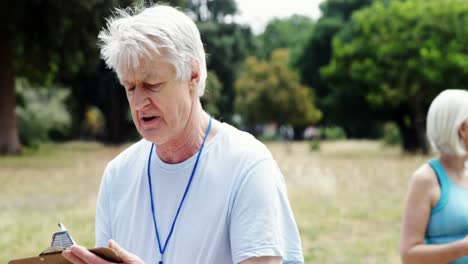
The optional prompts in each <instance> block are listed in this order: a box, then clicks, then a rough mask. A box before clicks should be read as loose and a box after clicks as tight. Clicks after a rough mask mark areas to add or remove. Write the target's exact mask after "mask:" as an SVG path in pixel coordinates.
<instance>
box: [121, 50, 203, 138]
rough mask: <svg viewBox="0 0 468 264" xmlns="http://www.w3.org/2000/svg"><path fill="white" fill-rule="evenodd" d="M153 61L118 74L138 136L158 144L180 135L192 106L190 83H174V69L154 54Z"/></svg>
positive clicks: (184, 81)
mask: <svg viewBox="0 0 468 264" xmlns="http://www.w3.org/2000/svg"><path fill="white" fill-rule="evenodd" d="M153 58H154V59H153V60H152V61H148V62H147V63H140V66H138V67H136V68H134V69H131V70H128V71H124V72H121V73H120V74H119V78H120V80H121V82H122V84H123V85H124V87H125V90H126V93H127V99H128V103H129V105H130V110H131V112H132V118H133V122H134V123H135V127H136V128H137V130H138V132H139V133H140V135H141V136H142V137H143V138H145V139H146V140H148V141H151V142H154V143H156V144H158V145H160V144H164V143H166V142H168V141H169V140H171V139H173V138H174V137H176V136H177V135H178V134H179V133H181V132H182V131H183V129H184V127H185V126H186V124H187V121H188V119H189V116H190V111H191V107H192V96H191V93H193V91H195V90H196V89H195V88H194V85H195V84H194V81H193V80H176V71H175V68H174V66H172V65H171V64H169V63H167V62H165V61H164V60H163V59H162V57H161V56H158V55H155V56H154V57H153Z"/></svg>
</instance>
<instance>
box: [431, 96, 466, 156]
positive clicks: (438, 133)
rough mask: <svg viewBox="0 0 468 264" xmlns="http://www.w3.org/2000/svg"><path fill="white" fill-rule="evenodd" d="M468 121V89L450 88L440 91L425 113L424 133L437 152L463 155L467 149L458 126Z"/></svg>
mask: <svg viewBox="0 0 468 264" xmlns="http://www.w3.org/2000/svg"><path fill="white" fill-rule="evenodd" d="M467 122H468V91H466V90H456V89H450V90H445V91H443V92H441V93H440V94H439V95H438V96H437V97H436V98H435V99H434V100H433V101H432V103H431V106H430V107H429V111H428V113H427V124H426V128H427V129H426V133H427V138H428V140H429V142H430V143H431V146H432V148H433V149H434V150H436V151H438V152H439V153H444V154H451V155H456V156H465V155H467V151H466V148H465V144H464V142H463V139H462V138H461V137H460V134H459V130H460V127H461V126H462V125H463V124H464V123H467Z"/></svg>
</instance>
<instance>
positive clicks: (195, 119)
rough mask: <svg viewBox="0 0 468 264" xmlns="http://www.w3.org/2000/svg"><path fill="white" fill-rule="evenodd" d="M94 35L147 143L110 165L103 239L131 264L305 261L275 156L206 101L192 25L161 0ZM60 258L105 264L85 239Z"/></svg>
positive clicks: (100, 225)
mask: <svg viewBox="0 0 468 264" xmlns="http://www.w3.org/2000/svg"><path fill="white" fill-rule="evenodd" d="M99 38H100V40H101V44H102V51H101V53H102V57H103V58H104V59H105V61H106V63H107V65H108V66H109V67H111V68H112V69H113V70H115V72H116V73H117V75H118V78H119V80H120V81H121V83H122V85H123V86H124V87H125V90H126V92H127V98H128V102H129V104H130V109H131V113H132V118H133V121H134V123H135V126H136V128H137V130H138V132H139V133H140V134H141V136H142V137H143V139H142V140H140V141H139V142H137V143H136V144H134V145H132V146H131V147H129V148H128V149H127V150H125V151H124V152H122V153H121V154H120V155H119V156H117V157H116V158H115V159H114V160H112V161H111V162H110V163H109V164H108V166H107V168H106V170H105V173H104V176H103V178H102V182H101V187H100V191H99V197H98V202H97V209H96V245H97V246H106V245H109V247H111V248H113V249H115V250H116V251H117V252H118V253H119V255H120V257H121V258H122V260H123V261H124V263H169V264H188V263H200V264H224V263H292V264H296V263H303V256H302V250H301V243H300V238H299V233H298V230H297V227H296V223H295V220H294V216H293V213H292V211H291V208H290V205H289V202H288V198H287V194H286V187H285V183H284V179H283V176H282V174H281V172H280V170H279V168H278V166H277V164H276V162H275V161H274V159H273V157H272V155H271V153H270V152H269V151H268V149H267V148H266V147H265V146H264V145H263V144H262V143H260V142H259V141H257V140H256V139H255V138H254V137H252V136H251V135H249V134H247V133H245V132H242V131H239V130H237V129H236V128H234V127H232V126H230V125H228V124H226V123H221V122H219V121H216V120H214V119H213V118H212V117H210V116H209V115H208V114H207V113H206V112H204V111H203V109H202V107H201V104H200V96H202V95H203V92H204V88H205V80H206V76H207V74H206V62H205V52H204V49H203V44H202V42H201V39H200V33H199V31H198V29H197V27H196V25H195V24H194V23H193V21H192V20H191V19H190V18H189V17H187V16H186V15H185V14H183V13H182V12H180V11H178V10H176V9H174V8H172V7H169V6H163V5H155V6H153V7H150V8H147V9H144V10H142V11H138V12H137V11H134V12H132V14H128V13H126V12H125V11H123V10H117V12H116V14H115V17H113V18H111V19H109V20H108V25H107V29H106V30H104V31H103V32H101V33H100V35H99ZM117 243H118V244H117ZM130 252H131V253H130ZM63 256H64V257H65V258H67V259H68V260H69V261H70V262H72V263H76V264H83V263H108V262H106V261H104V260H103V259H100V258H99V257H97V256H96V255H94V254H92V253H91V252H89V251H87V250H86V249H84V248H83V247H81V246H72V247H71V249H70V250H66V251H64V252H63Z"/></svg>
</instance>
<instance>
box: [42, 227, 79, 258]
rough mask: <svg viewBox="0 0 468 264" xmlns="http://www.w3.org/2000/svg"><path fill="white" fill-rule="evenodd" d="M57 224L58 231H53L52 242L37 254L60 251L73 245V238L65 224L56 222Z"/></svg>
mask: <svg viewBox="0 0 468 264" xmlns="http://www.w3.org/2000/svg"><path fill="white" fill-rule="evenodd" d="M58 226H59V227H60V231H58V232H55V233H54V234H53V235H52V242H50V247H48V248H46V249H45V250H44V251H42V253H41V254H39V256H43V255H46V254H51V253H58V252H62V251H64V250H65V249H67V248H70V247H71V246H73V245H75V240H73V238H72V236H71V235H70V234H69V233H68V230H67V229H66V228H65V226H64V225H63V224H62V223H58Z"/></svg>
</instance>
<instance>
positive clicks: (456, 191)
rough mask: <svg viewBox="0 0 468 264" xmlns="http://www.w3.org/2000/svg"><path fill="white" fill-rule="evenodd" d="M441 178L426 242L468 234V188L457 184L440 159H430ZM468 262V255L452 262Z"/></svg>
mask: <svg viewBox="0 0 468 264" xmlns="http://www.w3.org/2000/svg"><path fill="white" fill-rule="evenodd" d="M429 165H430V166H431V167H432V169H434V171H435V173H436V174H437V179H438V180H439V185H440V190H441V195H440V199H439V201H438V202H437V204H436V205H435V206H434V208H432V210H431V215H430V218H429V223H428V225H427V229H426V235H425V240H426V244H446V243H450V242H454V241H457V240H461V239H463V238H464V237H465V236H466V235H468V189H464V188H462V187H460V186H458V185H457V184H455V183H454V182H453V181H452V180H451V179H450V178H449V177H448V175H447V173H446V172H445V170H444V167H443V166H442V164H440V162H439V161H438V160H435V159H434V160H430V161H429ZM450 263H451V264H468V256H465V257H462V258H459V259H457V260H455V261H452V262H450Z"/></svg>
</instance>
